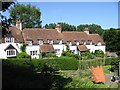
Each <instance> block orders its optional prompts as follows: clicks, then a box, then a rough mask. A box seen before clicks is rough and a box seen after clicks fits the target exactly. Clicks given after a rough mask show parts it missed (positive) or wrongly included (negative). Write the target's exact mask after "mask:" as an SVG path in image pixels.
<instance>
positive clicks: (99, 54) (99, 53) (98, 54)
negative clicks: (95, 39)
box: [94, 50, 104, 57]
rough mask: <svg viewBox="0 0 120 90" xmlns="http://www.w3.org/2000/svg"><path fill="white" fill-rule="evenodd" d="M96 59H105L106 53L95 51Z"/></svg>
mask: <svg viewBox="0 0 120 90" xmlns="http://www.w3.org/2000/svg"><path fill="white" fill-rule="evenodd" d="M94 54H95V56H96V57H104V52H103V51H102V50H95V53H94Z"/></svg>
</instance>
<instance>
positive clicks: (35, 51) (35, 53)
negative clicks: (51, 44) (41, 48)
mask: <svg viewBox="0 0 120 90" xmlns="http://www.w3.org/2000/svg"><path fill="white" fill-rule="evenodd" d="M37 53H38V52H37V50H34V51H30V55H31V56H36V55H38V54H37Z"/></svg>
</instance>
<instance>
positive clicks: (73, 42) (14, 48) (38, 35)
mask: <svg viewBox="0 0 120 90" xmlns="http://www.w3.org/2000/svg"><path fill="white" fill-rule="evenodd" d="M9 32H10V34H8V35H5V36H4V37H3V38H2V42H1V44H0V53H2V54H1V55H0V58H8V57H15V56H16V54H17V53H20V52H21V51H20V46H21V45H22V44H23V43H24V44H26V45H27V46H26V53H27V54H29V55H31V57H32V58H40V57H39V54H40V53H49V52H52V53H55V54H56V55H57V56H58V57H60V56H61V54H62V51H66V44H67V45H69V48H70V52H71V53H73V54H79V55H80V54H81V53H82V52H85V51H90V52H95V50H102V51H103V52H104V53H105V43H104V41H103V40H102V38H101V37H100V36H99V35H98V34H90V33H89V29H88V28H85V29H84V32H78V31H62V29H61V25H60V24H57V25H56V28H55V29H40V28H24V29H22V22H21V20H17V22H16V26H11V27H9Z"/></svg>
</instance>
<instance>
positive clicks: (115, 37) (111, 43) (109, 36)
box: [103, 28, 120, 52]
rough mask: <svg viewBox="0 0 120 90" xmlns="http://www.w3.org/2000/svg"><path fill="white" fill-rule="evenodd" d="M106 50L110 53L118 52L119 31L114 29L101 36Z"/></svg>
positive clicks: (119, 49) (119, 42)
mask: <svg viewBox="0 0 120 90" xmlns="http://www.w3.org/2000/svg"><path fill="white" fill-rule="evenodd" d="M103 39H104V41H105V43H106V50H107V51H110V52H118V51H120V31H119V30H116V29H114V28H110V29H109V30H106V31H105V32H104V34H103Z"/></svg>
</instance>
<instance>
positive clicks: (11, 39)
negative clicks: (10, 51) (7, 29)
mask: <svg viewBox="0 0 120 90" xmlns="http://www.w3.org/2000/svg"><path fill="white" fill-rule="evenodd" d="M5 42H6V43H14V38H13V37H6V38H5Z"/></svg>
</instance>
